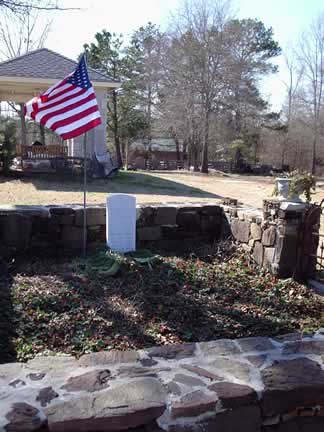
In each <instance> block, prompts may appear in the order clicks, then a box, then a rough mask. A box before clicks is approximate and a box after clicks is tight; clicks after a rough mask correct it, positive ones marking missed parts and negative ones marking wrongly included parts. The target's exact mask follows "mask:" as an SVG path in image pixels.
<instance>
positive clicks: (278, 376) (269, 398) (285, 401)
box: [261, 358, 324, 417]
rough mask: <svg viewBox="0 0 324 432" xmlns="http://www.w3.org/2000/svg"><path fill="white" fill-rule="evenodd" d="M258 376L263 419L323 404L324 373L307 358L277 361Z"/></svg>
mask: <svg viewBox="0 0 324 432" xmlns="http://www.w3.org/2000/svg"><path fill="white" fill-rule="evenodd" d="M261 375H262V378H263V383H264V392H263V397H262V400H261V407H262V412H263V414H264V415H265V416H270V417H271V416H273V415H277V414H282V413H285V412H289V411H292V410H293V409H295V408H297V407H309V406H315V405H323V404H324V370H323V369H322V368H321V366H320V365H319V364H318V363H316V362H314V361H312V360H310V359H308V358H298V359H294V360H283V361H279V362H277V363H275V364H274V365H273V366H270V367H267V368H265V369H263V370H262V371H261Z"/></svg>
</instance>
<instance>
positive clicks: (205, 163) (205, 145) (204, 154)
mask: <svg viewBox="0 0 324 432" xmlns="http://www.w3.org/2000/svg"><path fill="white" fill-rule="evenodd" d="M208 139H209V110H208V109H206V111H205V124H204V142H203V149H202V158H201V172H202V173H206V174H208Z"/></svg>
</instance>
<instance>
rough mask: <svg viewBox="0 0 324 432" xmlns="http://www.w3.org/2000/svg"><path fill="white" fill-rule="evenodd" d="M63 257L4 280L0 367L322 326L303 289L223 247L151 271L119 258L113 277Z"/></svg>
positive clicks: (12, 271)
mask: <svg viewBox="0 0 324 432" xmlns="http://www.w3.org/2000/svg"><path fill="white" fill-rule="evenodd" d="M103 254H104V252H103V251H102V250H101V251H96V252H93V253H92V254H91V255H90V256H89V258H88V260H87V261H85V262H84V261H82V259H78V260H73V259H71V258H68V257H55V258H53V257H30V256H26V257H23V258H20V259H19V260H17V261H16V262H14V263H12V264H11V265H10V266H8V267H7V268H6V271H5V272H4V271H3V272H2V274H5V275H4V276H2V277H1V280H0V293H1V295H0V362H6V361H11V360H14V359H18V360H26V359H28V358H31V357H33V356H35V355H36V354H39V353H44V354H48V353H51V352H56V353H58V352H60V353H69V354H74V355H77V356H78V355H81V354H83V353H85V352H91V351H99V350H103V349H113V348H115V349H129V348H137V349H138V348H143V347H149V346H152V345H157V344H171V343H181V342H190V341H197V342H198V341H207V340H211V339H217V338H239V337H245V336H258V335H277V334H282V333H287V332H291V331H295V330H301V331H310V330H312V329H315V328H318V327H320V326H321V320H322V316H321V311H322V310H323V300H322V299H321V298H319V297H318V296H316V295H315V294H314V293H313V292H312V291H311V290H310V289H309V288H307V287H305V286H304V285H301V284H298V283H297V282H295V281H293V280H291V279H289V280H276V279H275V278H274V277H273V276H272V275H271V274H269V273H267V272H265V271H264V270H260V269H255V268H253V267H251V266H250V263H249V261H248V257H247V256H246V255H245V254H244V252H243V251H240V250H237V249H236V248H235V247H234V246H233V245H231V244H229V243H221V244H217V245H214V246H210V247H204V248H203V249H195V250H194V251H193V252H192V249H191V253H187V254H186V253H183V252H182V253H173V254H170V253H164V252H163V251H160V258H159V259H157V260H156V261H154V262H153V263H152V264H151V265H147V264H142V265H141V264H139V263H137V262H133V261H131V260H123V259H122V260H121V267H120V270H119V272H118V273H117V275H115V276H113V277H111V276H107V275H106V274H105V272H104V271H103V272H101V271H98V267H97V266H96V267H95V266H92V264H91V263H93V262H96V259H97V257H98V256H99V258H100V257H101V258H100V259H99V261H100V265H101V266H104V259H103V258H102V257H103V256H104V255H103Z"/></svg>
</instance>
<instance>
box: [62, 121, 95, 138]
mask: <svg viewBox="0 0 324 432" xmlns="http://www.w3.org/2000/svg"><path fill="white" fill-rule="evenodd" d="M100 124H101V118H100V117H99V118H97V119H95V120H92V121H90V122H89V123H87V124H83V125H82V126H80V127H79V128H77V129H73V130H71V131H70V132H65V133H63V134H62V135H61V137H62V138H63V139H64V140H67V139H72V138H75V137H77V136H79V135H82V134H84V133H85V132H87V131H88V130H90V129H93V128H94V127H96V126H98V125H100Z"/></svg>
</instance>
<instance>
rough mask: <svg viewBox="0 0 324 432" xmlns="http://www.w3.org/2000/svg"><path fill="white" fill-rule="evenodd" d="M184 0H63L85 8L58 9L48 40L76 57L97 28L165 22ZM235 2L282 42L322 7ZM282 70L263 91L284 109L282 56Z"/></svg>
mask: <svg viewBox="0 0 324 432" xmlns="http://www.w3.org/2000/svg"><path fill="white" fill-rule="evenodd" d="M179 1H180V0H62V2H61V3H62V4H64V5H66V6H70V7H80V8H82V10H80V11H73V12H64V13H56V14H55V17H54V20H53V27H52V32H51V34H50V36H49V38H48V41H47V44H46V45H47V46H48V48H51V49H53V50H56V51H58V52H61V53H62V54H65V55H66V56H68V57H71V58H76V57H77V55H78V54H79V52H80V50H81V49H82V45H83V43H84V42H90V41H91V40H92V39H93V36H94V34H95V33H96V32H97V31H100V30H102V29H103V28H106V29H107V30H110V31H115V32H120V33H124V34H130V33H131V32H132V30H134V29H136V28H138V27H139V26H141V25H144V24H146V23H147V22H148V21H152V22H154V23H156V24H160V25H161V26H162V28H163V27H165V25H166V23H167V19H168V17H169V15H170V12H172V10H174V9H175V8H176V7H177V6H178V4H179ZM233 8H234V10H235V11H237V14H238V16H239V17H240V18H258V19H260V20H261V21H263V22H264V24H265V25H266V26H267V27H269V26H271V27H273V30H274V35H275V39H276V40H277V41H278V42H279V44H280V46H281V47H282V48H285V47H286V46H287V45H288V44H289V43H291V42H294V41H295V40H296V39H297V38H298V36H299V34H300V33H301V32H302V31H303V30H304V29H305V28H307V26H308V25H309V24H310V23H311V21H312V19H313V18H314V17H315V16H316V15H317V14H318V13H319V12H320V11H324V0H234V1H233ZM277 62H278V65H279V68H280V72H279V73H278V74H276V75H275V76H273V77H271V78H269V79H266V80H265V81H264V82H263V83H262V91H263V94H264V95H265V97H266V98H268V99H269V101H270V102H271V103H272V104H273V108H274V109H280V106H281V104H282V102H283V95H284V86H283V83H282V81H283V80H285V78H286V74H285V71H284V64H283V61H282V59H278V61H277Z"/></svg>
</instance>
